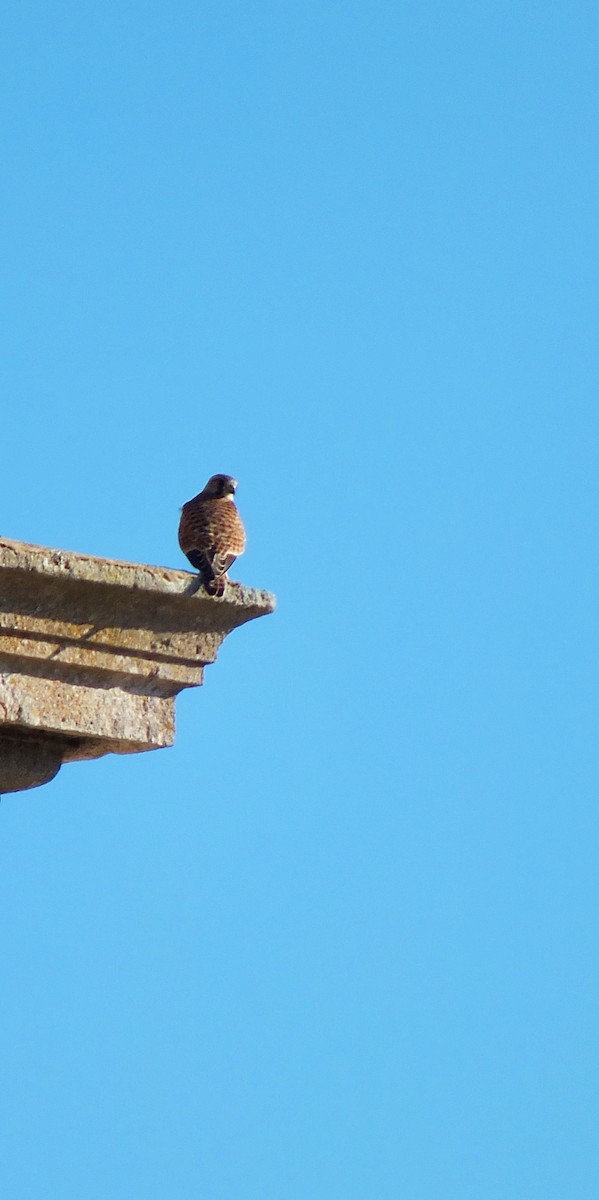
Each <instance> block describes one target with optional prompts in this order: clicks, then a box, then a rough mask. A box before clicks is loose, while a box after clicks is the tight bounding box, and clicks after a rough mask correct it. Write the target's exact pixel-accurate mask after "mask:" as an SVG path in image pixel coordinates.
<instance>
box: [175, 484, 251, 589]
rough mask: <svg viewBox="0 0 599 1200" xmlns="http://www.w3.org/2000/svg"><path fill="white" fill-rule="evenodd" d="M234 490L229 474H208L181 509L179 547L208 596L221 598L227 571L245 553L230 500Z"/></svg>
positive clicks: (234, 485) (241, 524)
mask: <svg viewBox="0 0 599 1200" xmlns="http://www.w3.org/2000/svg"><path fill="white" fill-rule="evenodd" d="M236 489H237V480H236V479H233V477H232V476H231V475H211V476H210V479H209V480H208V483H207V484H206V486H205V487H204V488H203V490H202V491H201V492H198V495H197V496H194V497H193V499H192V500H188V501H187V503H186V504H184V505H183V508H182V510H181V520H180V522H179V545H180V547H181V549H182V551H183V553H184V554H185V555H186V557H187V558H188V559H189V561H190V563H191V565H192V567H195V568H196V570H197V571H199V572H200V573H201V578H202V583H203V584H204V587H205V588H206V591H207V592H208V593H209V595H211V596H222V594H223V592H224V590H225V582H226V579H227V571H228V570H229V567H231V566H232V565H233V563H234V562H235V559H236V558H237V557H238V555H239V554H243V552H244V550H245V529H244V528H243V522H242V520H241V517H240V516H239V513H238V511H237V507H236V505H235V501H234V499H233V497H234V495H235V491H236Z"/></svg>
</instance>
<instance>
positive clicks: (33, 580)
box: [0, 538, 275, 793]
mask: <svg viewBox="0 0 599 1200" xmlns="http://www.w3.org/2000/svg"><path fill="white" fill-rule="evenodd" d="M198 584H199V581H198V577H197V575H191V574H190V573H189V572H187V571H174V570H171V569H169V568H168V567H154V566H148V565H145V564H138V563H127V562H119V561H116V560H113V559H102V558H96V557H94V556H92V555H88V554H77V553H74V552H71V551H65V550H52V549H49V548H47V547H45V546H31V545H27V544H26V543H24V542H15V541H9V540H7V539H6V538H3V539H0V793H1V792H2V791H11V790H19V789H15V788H14V787H12V786H11V780H13V781H14V779H15V778H17V776H18V772H17V774H15V768H14V763H15V762H16V760H17V758H18V760H19V762H20V763H21V764H23V762H24V760H25V758H26V757H27V754H28V752H29V756H30V758H32V756H33V755H34V752H37V753H38V754H39V756H40V764H39V766H40V769H39V772H38V773H41V774H42V775H43V774H44V771H46V773H47V771H48V770H50V766H48V764H49V763H50V764H51V763H54V761H55V759H56V757H57V754H58V751H57V746H59V747H60V756H61V761H62V762H65V761H73V760H75V759H81V758H96V757H98V756H100V755H102V754H107V753H110V752H114V753H119V754H123V753H136V752H138V751H141V750H151V749H157V748H160V747H162V746H169V745H172V743H173V740H174V697H175V696H176V695H177V693H178V692H179V691H181V689H182V688H185V687H195V686H199V685H200V684H201V683H202V681H203V674H204V667H205V666H206V665H208V664H210V663H213V662H214V661H215V659H216V656H217V653H218V650H219V647H220V645H221V643H222V642H223V640H224V638H225V637H226V635H227V633H230V632H231V630H233V629H235V628H236V627H237V626H239V625H243V624H245V622H247V621H251V620H253V619H254V618H255V617H259V616H264V615H266V614H267V613H270V612H273V611H274V607H275V599H274V596H272V595H271V594H270V593H269V592H264V591H256V590H254V589H253V588H248V587H244V586H243V585H242V584H239V583H231V582H228V583H227V585H226V588H225V592H224V595H223V596H222V597H217V596H209V595H208V594H207V592H205V591H204V589H203V588H202V587H199V586H198ZM7 734H8V735H9V741H10V739H12V741H10V744H9V741H7V739H6V736H5V735H7ZM19 737H21V738H22V739H24V740H22V742H20V743H19V747H20V748H18V749H17V748H16V746H17V743H16V741H15V739H18V738H19ZM28 739H31V740H28ZM48 739H49V740H50V741H51V742H52V746H51V747H50V746H49V743H48V747H47V749H48V753H47V754H46V755H45V759H44V762H45V766H43V765H42V763H41V758H43V757H44V755H43V754H42V751H41V750H40V749H39V747H40V746H41V745H42V743H43V744H44V745H45V744H46V741H47V740H48ZM11 763H12V764H13V765H12V766H11V765H10V764H11ZM59 765H60V764H59ZM56 769H58V768H56ZM55 773H56V771H54V774H55ZM31 775H32V778H34V777H36V767H35V764H33V766H32V771H31ZM19 777H20V778H25V775H24V774H23V770H22V769H21V775H20V776H19ZM48 777H49V778H51V777H52V775H49V776H48ZM39 782H44V779H42V778H40V779H39ZM27 786H36V784H35V783H30V784H27V783H23V784H21V787H27Z"/></svg>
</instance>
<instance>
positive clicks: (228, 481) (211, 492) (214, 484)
mask: <svg viewBox="0 0 599 1200" xmlns="http://www.w3.org/2000/svg"><path fill="white" fill-rule="evenodd" d="M236 487H237V480H236V479H233V476H232V475H211V476H210V479H209V480H208V483H207V484H206V486H205V488H204V496H206V497H207V499H208V500H232V499H233V496H234V495H235V489H236Z"/></svg>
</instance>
